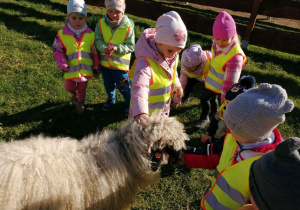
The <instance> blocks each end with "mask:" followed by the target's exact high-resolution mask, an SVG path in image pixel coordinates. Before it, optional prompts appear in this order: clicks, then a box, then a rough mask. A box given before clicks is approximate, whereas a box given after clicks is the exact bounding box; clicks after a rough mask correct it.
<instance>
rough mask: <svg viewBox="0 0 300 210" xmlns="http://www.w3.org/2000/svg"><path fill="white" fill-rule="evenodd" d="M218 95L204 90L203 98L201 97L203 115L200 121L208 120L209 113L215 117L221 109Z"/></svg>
mask: <svg viewBox="0 0 300 210" xmlns="http://www.w3.org/2000/svg"><path fill="white" fill-rule="evenodd" d="M218 95H219V94H217V93H215V92H213V91H211V90H208V89H206V88H205V89H204V90H203V92H202V94H201V96H200V101H201V109H202V114H201V118H200V120H203V119H206V118H208V117H209V116H208V115H209V111H210V112H211V113H212V115H214V114H215V113H216V112H217V111H218V109H219V102H218Z"/></svg>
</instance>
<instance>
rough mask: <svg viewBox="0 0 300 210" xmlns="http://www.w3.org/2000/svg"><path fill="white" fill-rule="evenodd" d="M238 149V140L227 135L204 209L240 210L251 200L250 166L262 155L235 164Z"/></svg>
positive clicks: (206, 195)
mask: <svg viewBox="0 0 300 210" xmlns="http://www.w3.org/2000/svg"><path fill="white" fill-rule="evenodd" d="M237 149H238V144H237V143H236V140H235V139H234V137H233V136H232V135H231V134H227V135H226V137H225V140H224V146H223V152H222V155H221V158H220V162H219V165H218V166H217V169H216V171H215V174H214V176H213V177H212V182H211V187H210V188H209V189H208V191H207V192H206V193H205V196H204V198H203V199H202V201H201V208H202V209H204V210H208V209H212V210H216V209H218V210H225V209H226V210H228V209H238V208H240V207H242V206H243V205H245V204H246V203H247V201H248V200H249V198H250V188H249V171H250V166H251V164H252V163H253V162H254V161H255V160H257V159H258V158H260V157H261V155H257V156H254V157H251V158H248V159H245V160H243V161H241V162H238V163H236V164H233V163H234V160H235V156H236V155H237Z"/></svg>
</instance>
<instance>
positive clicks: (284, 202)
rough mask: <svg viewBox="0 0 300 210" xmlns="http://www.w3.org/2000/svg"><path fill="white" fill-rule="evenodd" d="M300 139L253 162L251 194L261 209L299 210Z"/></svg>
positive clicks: (284, 143)
mask: <svg viewBox="0 0 300 210" xmlns="http://www.w3.org/2000/svg"><path fill="white" fill-rule="evenodd" d="M299 178H300V138H298V137H292V138H289V139H287V140H285V141H283V142H281V143H280V144H278V146H277V147H276V148H275V150H273V151H271V152H269V153H266V154H264V155H263V156H262V157H261V158H260V159H258V160H256V161H254V162H253V163H252V165H251V168H250V178H249V182H250V192H251V195H252V197H253V199H254V202H255V203H256V205H257V207H258V208H259V209H272V210H282V209H299V207H300V199H299V198H300V179H299Z"/></svg>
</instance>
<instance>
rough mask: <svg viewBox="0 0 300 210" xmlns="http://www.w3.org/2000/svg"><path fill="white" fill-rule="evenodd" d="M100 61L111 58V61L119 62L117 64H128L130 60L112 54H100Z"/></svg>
mask: <svg viewBox="0 0 300 210" xmlns="http://www.w3.org/2000/svg"><path fill="white" fill-rule="evenodd" d="M100 59H101V61H105V62H107V60H108V59H111V60H112V61H113V62H116V63H119V64H124V65H127V66H129V64H130V60H128V59H124V58H120V57H116V56H113V55H110V56H107V55H101V56H100Z"/></svg>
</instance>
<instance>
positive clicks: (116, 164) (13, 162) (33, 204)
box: [0, 115, 189, 210]
mask: <svg viewBox="0 0 300 210" xmlns="http://www.w3.org/2000/svg"><path fill="white" fill-rule="evenodd" d="M188 139H189V138H188V136H187V134H186V133H185V131H184V126H183V125H182V124H181V123H180V122H178V121H177V120H176V119H175V118H173V117H170V118H167V117H161V116H156V115H154V116H152V117H151V118H150V122H149V124H148V125H147V126H142V125H139V124H137V123H135V122H134V121H133V120H128V121H127V122H126V123H124V124H123V125H122V126H121V128H120V129H119V130H118V131H112V130H104V131H102V132H98V133H95V134H91V135H89V136H87V137H85V138H83V139H82V140H81V141H78V140H76V139H71V138H60V137H56V138H53V137H45V136H43V135H39V136H36V137H31V138H28V139H25V140H18V141H11V142H2V143H0V205H1V209H2V210H4V209H7V210H13V209H30V210H33V209H39V210H40V209H55V210H57V209H64V210H65V209H72V210H74V209H127V208H130V206H131V205H132V203H133V202H134V200H135V199H136V196H137V194H138V192H139V191H140V190H142V189H144V188H145V187H146V186H148V185H150V184H152V183H154V181H155V180H156V179H157V178H158V177H159V171H160V170H159V169H160V167H161V165H164V164H167V163H168V160H170V159H172V158H173V155H174V154H175V153H174V151H175V152H176V151H180V150H181V149H182V148H184V147H185V142H184V141H185V140H188ZM150 146H151V148H149V147H150ZM148 151H151V153H150V154H149V152H148Z"/></svg>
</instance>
